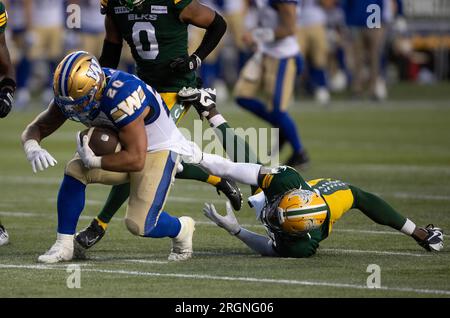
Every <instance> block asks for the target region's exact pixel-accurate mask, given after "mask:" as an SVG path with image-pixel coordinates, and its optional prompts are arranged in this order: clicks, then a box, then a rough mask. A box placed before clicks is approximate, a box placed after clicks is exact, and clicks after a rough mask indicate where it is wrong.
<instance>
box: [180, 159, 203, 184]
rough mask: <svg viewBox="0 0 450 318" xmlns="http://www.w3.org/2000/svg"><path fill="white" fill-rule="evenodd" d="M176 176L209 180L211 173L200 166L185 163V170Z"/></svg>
mask: <svg viewBox="0 0 450 318" xmlns="http://www.w3.org/2000/svg"><path fill="white" fill-rule="evenodd" d="M176 178H177V179H189V180H197V181H201V182H207V181H208V178H209V174H208V173H207V172H206V171H205V170H203V169H202V168H201V167H199V166H196V165H191V164H186V163H183V172H180V173H177V175H176Z"/></svg>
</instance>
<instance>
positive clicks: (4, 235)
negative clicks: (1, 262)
mask: <svg viewBox="0 0 450 318" xmlns="http://www.w3.org/2000/svg"><path fill="white" fill-rule="evenodd" d="M8 243H9V235H8V232H6V229H5V227H4V226H3V225H1V224H0V246H2V245H6V244H8Z"/></svg>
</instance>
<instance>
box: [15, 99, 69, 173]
mask: <svg viewBox="0 0 450 318" xmlns="http://www.w3.org/2000/svg"><path fill="white" fill-rule="evenodd" d="M65 121H66V118H65V117H64V115H63V114H62V113H61V111H60V110H59V109H58V108H57V107H56V106H55V105H54V103H53V102H52V103H51V104H50V105H49V107H48V108H47V110H45V111H44V112H42V113H40V114H39V115H38V116H37V117H36V118H35V119H34V120H33V121H32V122H31V123H30V124H29V125H28V126H27V127H26V128H25V130H24V132H23V133H22V145H23V149H24V151H25V154H26V156H27V159H28V161H30V163H31V166H32V168H33V172H34V173H36V172H37V171H38V170H39V171H43V170H45V169H47V168H48V167H50V166H51V167H53V166H55V165H56V164H57V161H56V160H55V158H53V157H52V156H51V155H50V154H49V153H48V152H47V150H45V149H42V148H41V146H40V143H41V141H42V139H44V138H46V137H48V136H50V135H51V134H53V133H54V132H55V131H56V130H58V128H59V127H61V126H62V125H63V124H64V123H65Z"/></svg>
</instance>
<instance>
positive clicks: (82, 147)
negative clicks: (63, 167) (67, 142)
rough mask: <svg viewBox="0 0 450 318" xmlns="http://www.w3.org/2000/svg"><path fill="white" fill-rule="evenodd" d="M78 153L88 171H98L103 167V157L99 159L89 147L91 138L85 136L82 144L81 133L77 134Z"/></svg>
mask: <svg viewBox="0 0 450 318" xmlns="http://www.w3.org/2000/svg"><path fill="white" fill-rule="evenodd" d="M77 152H78V154H79V155H80V157H81V160H82V161H83V164H84V166H85V167H86V168H88V169H97V168H101V167H102V157H97V156H96V155H95V153H94V152H93V151H92V149H91V148H90V147H89V137H88V136H84V137H83V142H81V133H80V132H78V134H77Z"/></svg>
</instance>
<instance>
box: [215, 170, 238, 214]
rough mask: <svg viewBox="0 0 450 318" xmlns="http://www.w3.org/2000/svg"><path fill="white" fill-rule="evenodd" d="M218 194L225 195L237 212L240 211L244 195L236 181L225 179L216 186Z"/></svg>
mask: <svg viewBox="0 0 450 318" xmlns="http://www.w3.org/2000/svg"><path fill="white" fill-rule="evenodd" d="M216 189H217V193H218V194H219V195H220V192H222V193H223V194H225V196H226V197H227V198H228V200H229V201H230V203H231V206H232V207H233V209H234V210H235V211H240V210H241V208H242V193H241V190H240V189H239V188H238V186H237V185H236V183H235V182H234V181H231V180H228V179H224V178H222V180H221V181H220V182H219V183H218V184H217V185H216Z"/></svg>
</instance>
